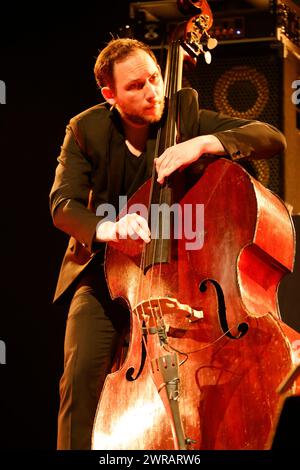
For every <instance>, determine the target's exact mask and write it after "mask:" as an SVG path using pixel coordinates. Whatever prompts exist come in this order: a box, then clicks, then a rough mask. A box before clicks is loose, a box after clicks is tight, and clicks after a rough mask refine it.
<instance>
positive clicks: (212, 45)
mask: <svg viewBox="0 0 300 470" xmlns="http://www.w3.org/2000/svg"><path fill="white" fill-rule="evenodd" d="M217 45H218V41H217V40H216V38H212V37H209V38H208V41H207V47H208V49H210V50H211V49H214V48H215V47H217Z"/></svg>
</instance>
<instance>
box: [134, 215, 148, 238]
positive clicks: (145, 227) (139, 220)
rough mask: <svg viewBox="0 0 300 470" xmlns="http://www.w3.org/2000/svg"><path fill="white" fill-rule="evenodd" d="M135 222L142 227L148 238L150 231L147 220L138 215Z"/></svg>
mask: <svg viewBox="0 0 300 470" xmlns="http://www.w3.org/2000/svg"><path fill="white" fill-rule="evenodd" d="M136 221H137V223H138V224H139V225H140V226H141V227H142V229H143V230H144V232H145V233H146V234H147V235H148V236H149V237H150V229H149V226H148V222H147V220H146V219H145V218H144V217H142V216H141V215H139V214H136Z"/></svg>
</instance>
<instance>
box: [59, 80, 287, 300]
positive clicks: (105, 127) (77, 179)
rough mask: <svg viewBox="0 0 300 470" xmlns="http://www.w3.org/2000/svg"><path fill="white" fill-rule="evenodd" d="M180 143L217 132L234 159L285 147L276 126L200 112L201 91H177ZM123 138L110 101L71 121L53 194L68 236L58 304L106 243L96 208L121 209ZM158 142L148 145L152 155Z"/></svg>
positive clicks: (265, 155)
mask: <svg viewBox="0 0 300 470" xmlns="http://www.w3.org/2000/svg"><path fill="white" fill-rule="evenodd" d="M179 108H180V123H181V124H180V129H179V134H180V140H182V141H183V140H187V139H189V138H192V137H195V136H197V135H206V134H213V135H215V136H216V137H217V138H218V139H219V140H220V141H221V143H222V144H223V146H224V148H225V150H226V152H227V154H228V156H229V157H230V158H231V159H232V160H238V159H242V158H257V159H258V158H268V157H271V156H274V155H276V154H278V153H280V152H282V151H283V150H284V148H285V145H286V143H285V138H284V136H283V135H282V134H281V133H280V132H279V131H278V130H277V129H276V128H274V127H273V126H271V125H268V124H265V123H261V122H259V121H248V120H243V119H238V118H233V117H229V116H225V115H222V114H218V113H215V112H213V111H208V110H200V111H199V110H198V99H197V93H196V92H195V91H194V90H191V89H183V90H181V91H180V92H179ZM124 140H125V139H124V135H123V131H122V125H121V121H120V118H119V115H118V112H117V111H116V110H114V109H113V110H111V109H110V108H109V105H108V104H107V103H102V104H99V105H96V106H94V107H92V108H89V109H87V110H86V111H84V112H82V113H81V114H79V115H77V116H75V117H74V118H72V119H71V120H70V123H69V124H68V126H67V128H66V136H65V139H64V142H63V145H62V147H61V153H60V155H59V157H58V162H59V163H58V166H57V169H56V174H55V180H54V183H53V186H52V189H51V193H50V209H51V214H52V218H53V222H54V224H55V226H56V227H58V228H59V229H61V230H63V231H64V232H66V233H67V234H69V235H70V240H69V244H68V247H67V250H66V253H65V256H64V259H63V262H62V266H61V270H60V273H59V278H58V283H57V288H56V292H55V295H54V300H57V299H58V298H59V297H61V295H62V294H63V293H64V292H65V291H66V290H67V289H68V288H69V287H70V286H71V284H72V283H73V281H74V280H75V279H76V278H77V276H78V275H79V274H80V273H81V272H82V271H83V269H84V268H85V267H86V266H87V265H88V264H89V262H90V261H91V260H92V259H93V257H94V256H95V254H96V252H97V250H99V249H100V250H101V249H103V246H104V244H99V243H94V236H95V230H96V225H97V224H98V222H99V221H100V220H101V217H99V216H97V215H96V214H95V209H94V208H95V207H97V206H98V205H100V204H102V203H110V204H113V205H114V206H115V207H116V208H117V207H118V197H119V195H120V194H121V187H122V177H123V168H124V162H125V152H124ZM154 147H155V139H154V137H153V138H150V139H149V140H148V143H147V154H148V155H151V154H152V155H153V154H154Z"/></svg>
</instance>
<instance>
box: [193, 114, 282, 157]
mask: <svg viewBox="0 0 300 470" xmlns="http://www.w3.org/2000/svg"><path fill="white" fill-rule="evenodd" d="M198 132H199V135H206V134H213V135H215V136H216V137H217V138H218V139H219V140H220V142H221V143H222V145H223V147H224V149H225V151H226V153H227V154H228V155H229V156H230V157H231V159H232V160H234V161H235V160H240V159H242V158H250V159H261V158H270V157H273V156H275V155H278V154H280V153H281V152H283V151H284V150H285V149H286V139H285V137H284V135H283V134H282V133H281V132H280V131H279V130H278V129H276V128H275V127H274V126H272V125H271V124H267V123H265V122H261V121H255V120H253V121H251V120H245V119H239V118H234V117H230V116H226V115H225V114H222V113H216V112H214V111H208V110H201V111H200V113H199V130H198Z"/></svg>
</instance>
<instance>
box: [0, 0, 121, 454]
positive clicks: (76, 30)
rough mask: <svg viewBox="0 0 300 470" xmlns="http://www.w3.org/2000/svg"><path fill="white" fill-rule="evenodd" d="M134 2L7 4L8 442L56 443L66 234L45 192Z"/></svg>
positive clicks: (3, 407) (1, 141)
mask: <svg viewBox="0 0 300 470" xmlns="http://www.w3.org/2000/svg"><path fill="white" fill-rule="evenodd" d="M128 3H129V2H127V1H124V0H122V1H113V0H110V1H109V2H102V1H101V2H100V1H98V2H94V3H93V2H84V3H83V4H80V6H78V5H77V4H75V3H74V4H72V3H69V2H68V3H64V2H62V4H61V6H58V5H55V4H53V3H52V2H49V3H43V5H42V6H40V7H38V6H33V5H32V4H31V3H29V2H25V3H23V4H21V5H16V4H14V5H12V6H11V7H9V6H6V7H4V6H3V5H1V33H0V34H1V40H0V80H3V81H4V82H5V84H6V92H7V96H6V105H1V106H0V146H1V147H0V158H1V164H0V168H1V173H0V178H1V184H0V189H1V283H0V288H1V296H0V299H1V306H0V309H1V313H0V340H2V341H4V342H5V344H6V353H7V357H6V365H0V387H1V388H0V448H2V449H13V448H16V449H54V448H55V445H56V414H57V409H58V381H59V377H60V374H61V372H62V361H63V356H62V351H63V337H64V328H65V318H66V317H65V311H64V309H63V308H61V307H54V306H52V296H53V293H54V289H55V283H56V279H57V275H58V271H59V267H60V263H61V260H62V256H63V253H64V250H65V248H66V244H67V238H68V237H67V236H66V235H64V234H63V233H61V232H59V231H58V230H57V229H55V228H54V227H53V226H52V221H51V218H50V213H49V209H48V194H49V191H50V188H51V185H52V181H53V177H54V171H55V167H56V164H57V162H56V158H57V156H58V154H59V150H60V145H61V143H62V140H63V137H64V133H65V126H66V124H67V122H68V120H69V119H70V118H71V117H72V116H74V115H75V114H77V113H79V112H81V111H82V110H84V109H86V108H88V107H90V106H93V105H94V104H96V103H97V102H99V101H102V100H101V97H100V95H99V92H98V90H97V88H96V84H95V81H94V76H93V67H94V63H95V58H96V56H97V55H98V50H99V49H101V48H102V47H103V46H104V43H105V42H108V41H109V40H110V38H111V36H110V32H115V31H117V30H118V25H121V24H122V23H123V21H125V19H126V17H127V15H128ZM104 6H105V11H103V10H102V8H103V7H104Z"/></svg>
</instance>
